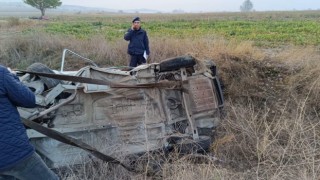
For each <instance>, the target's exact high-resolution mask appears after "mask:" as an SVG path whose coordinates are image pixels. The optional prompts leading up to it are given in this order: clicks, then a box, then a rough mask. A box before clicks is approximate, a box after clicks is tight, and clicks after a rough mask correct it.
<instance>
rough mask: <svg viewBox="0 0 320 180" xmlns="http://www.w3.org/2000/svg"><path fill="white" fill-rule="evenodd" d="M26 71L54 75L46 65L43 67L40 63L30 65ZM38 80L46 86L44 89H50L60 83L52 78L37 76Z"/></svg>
mask: <svg viewBox="0 0 320 180" xmlns="http://www.w3.org/2000/svg"><path fill="white" fill-rule="evenodd" d="M27 71H30V72H38V73H48V74H54V72H53V71H52V70H51V69H50V68H48V67H47V66H46V65H44V64H42V63H33V64H31V65H30V66H29V67H28V68H27ZM39 78H40V79H41V81H42V82H43V83H44V84H45V85H46V87H47V88H48V89H51V88H53V87H55V86H56V85H58V84H59V83H60V80H57V79H52V78H47V77H42V76H39Z"/></svg>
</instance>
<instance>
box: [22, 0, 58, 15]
mask: <svg viewBox="0 0 320 180" xmlns="http://www.w3.org/2000/svg"><path fill="white" fill-rule="evenodd" d="M23 2H24V3H26V4H29V5H30V6H32V7H35V8H37V9H39V10H40V11H41V17H43V16H44V15H45V13H46V9H52V8H56V7H58V6H61V4H62V2H61V1H60V0H23Z"/></svg>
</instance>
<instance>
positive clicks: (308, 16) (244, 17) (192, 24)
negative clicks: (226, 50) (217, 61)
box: [38, 11, 320, 47]
mask: <svg viewBox="0 0 320 180" xmlns="http://www.w3.org/2000/svg"><path fill="white" fill-rule="evenodd" d="M133 16H135V15H121V14H94V15H72V16H56V17H54V18H52V19H51V21H48V22H45V23H43V24H44V26H42V27H43V28H40V29H38V30H40V31H45V32H47V33H50V34H59V35H60V34H61V35H65V36H69V35H71V36H74V37H76V38H79V39H89V38H91V37H92V36H94V35H102V36H103V37H105V39H107V40H110V41H118V40H122V38H123V35H124V33H125V31H126V30H127V29H128V28H129V27H130V25H131V23H130V20H131V18H132V17H133ZM141 16H142V19H143V20H144V21H145V22H143V23H142V25H143V28H144V29H146V30H147V32H148V34H149V37H150V38H153V37H169V38H180V39H184V38H191V39H195V38H206V37H219V38H220V37H222V38H225V39H229V40H231V39H232V40H237V41H253V42H254V44H255V45H257V46H262V47H264V46H265V47H275V46H281V45H303V46H308V45H313V46H318V45H319V44H320V36H319V34H320V20H319V19H320V11H307V12H283V13H281V12H270V13H268V12H267V13H248V14H245V13H244V14H243V13H212V14H180V15H170V14H156V15H155V14H149V15H148V14H144V15H141Z"/></svg>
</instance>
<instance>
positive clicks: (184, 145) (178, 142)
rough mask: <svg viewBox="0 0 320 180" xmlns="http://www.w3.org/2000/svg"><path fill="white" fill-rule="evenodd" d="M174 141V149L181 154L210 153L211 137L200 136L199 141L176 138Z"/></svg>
mask: <svg viewBox="0 0 320 180" xmlns="http://www.w3.org/2000/svg"><path fill="white" fill-rule="evenodd" d="M171 140H174V144H173V149H174V151H175V152H177V153H179V154H193V153H203V152H206V151H209V149H210V146H211V142H212V141H211V137H209V136H199V139H198V140H196V141H194V140H193V139H187V138H176V137H175V139H171Z"/></svg>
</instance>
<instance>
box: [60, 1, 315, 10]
mask: <svg viewBox="0 0 320 180" xmlns="http://www.w3.org/2000/svg"><path fill="white" fill-rule="evenodd" d="M61 1H62V3H63V4H64V5H81V6H89V7H104V8H109V9H118V10H128V9H141V8H146V9H152V10H159V11H172V10H178V9H179V10H184V11H239V7H240V5H241V4H242V3H243V1H244V0H61ZM251 2H253V4H254V9H255V10H257V11H265V10H294V9H295V10H307V9H313V10H316V9H320V0H251Z"/></svg>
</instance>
